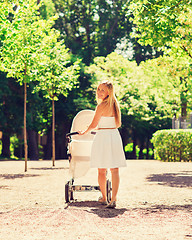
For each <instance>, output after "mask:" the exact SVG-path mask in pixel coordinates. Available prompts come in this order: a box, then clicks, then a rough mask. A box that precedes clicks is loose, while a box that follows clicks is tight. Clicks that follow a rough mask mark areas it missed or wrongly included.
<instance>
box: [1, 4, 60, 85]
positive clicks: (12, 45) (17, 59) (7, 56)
mask: <svg viewBox="0 0 192 240" xmlns="http://www.w3.org/2000/svg"><path fill="white" fill-rule="evenodd" d="M39 7H40V5H37V2H36V0H32V1H31V0H30V1H29V0H26V1H21V2H19V5H18V6H17V7H16V8H15V10H13V5H12V4H7V9H8V12H9V13H10V14H12V18H11V19H10V18H8V20H7V21H4V22H3V23H4V26H5V27H4V28H6V32H5V31H4V40H3V45H2V47H1V49H0V51H1V64H0V69H1V70H2V71H4V72H7V73H8V75H7V76H8V77H14V78H16V79H18V81H19V82H20V83H21V84H23V82H30V81H33V80H34V76H33V75H32V73H33V72H32V70H33V69H34V63H36V62H37V59H38V58H37V55H35V53H36V52H38V50H39V49H41V41H42V39H44V38H45V37H46V36H47V35H48V32H51V34H56V33H55V31H54V29H52V30H51V27H52V26H53V23H54V19H55V18H54V17H53V18H51V19H49V20H48V21H46V20H42V19H41V18H40V16H39V12H38V10H39ZM2 16H3V19H6V18H7V11H4V12H2Z"/></svg>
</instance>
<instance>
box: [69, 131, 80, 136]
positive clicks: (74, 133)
mask: <svg viewBox="0 0 192 240" xmlns="http://www.w3.org/2000/svg"><path fill="white" fill-rule="evenodd" d="M77 134H79V133H78V132H71V133H67V134H66V137H70V136H72V135H77Z"/></svg>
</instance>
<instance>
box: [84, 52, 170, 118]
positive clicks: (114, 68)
mask: <svg viewBox="0 0 192 240" xmlns="http://www.w3.org/2000/svg"><path fill="white" fill-rule="evenodd" d="M151 61H152V60H151ZM149 65H150V66H151V69H150V67H148V63H147V62H146V64H144V63H143V65H141V66H137V64H136V62H131V61H128V60H126V59H125V58H123V57H122V56H121V55H118V54H117V53H111V54H109V55H108V56H107V57H106V58H104V57H97V58H95V59H94V64H92V65H90V67H89V68H88V69H87V71H88V72H89V73H90V74H92V78H93V86H94V87H96V85H97V84H98V82H99V81H101V80H110V81H112V82H113V84H114V86H115V90H116V96H117V98H118V100H119V102H120V105H121V109H122V111H123V114H126V115H130V116H134V118H135V119H137V120H141V119H142V120H146V121H149V120H151V119H153V118H161V117H162V116H163V115H164V116H166V117H167V116H170V115H169V114H170V111H168V107H170V106H167V108H165V106H164V103H165V101H164V100H165V99H164V98H163V97H164V96H163V92H161V95H159V96H157V97H156V92H157V90H158V87H159V86H161V84H162V83H163V81H165V77H166V79H167V82H168V81H169V77H168V76H166V73H165V72H162V73H161V72H160V70H159V71H158V70H156V69H155V68H154V67H152V66H153V65H152V64H149ZM146 69H147V70H148V74H146V72H147V70H146ZM154 71H155V72H154ZM159 73H160V74H159ZM152 74H153V75H152ZM158 74H159V75H158ZM154 75H156V79H155V78H154ZM154 80H155V81H154ZM164 85H166V83H165V82H164V83H163V86H164ZM163 86H161V89H160V91H162V90H163ZM166 96H168V93H167V95H166ZM171 96H172V95H171ZM168 99H170V98H168ZM166 101H168V100H166Z"/></svg>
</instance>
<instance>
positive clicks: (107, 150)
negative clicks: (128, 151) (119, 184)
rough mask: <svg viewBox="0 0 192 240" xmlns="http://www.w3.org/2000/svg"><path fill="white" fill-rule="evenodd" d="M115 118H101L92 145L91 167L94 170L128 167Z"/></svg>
mask: <svg viewBox="0 0 192 240" xmlns="http://www.w3.org/2000/svg"><path fill="white" fill-rule="evenodd" d="M115 127H116V123H115V117H101V119H100V121H99V124H98V128H99V130H98V131H97V133H96V135H95V137H94V139H93V144H92V149H91V160H90V166H91V167H92V168H119V167H126V159H125V154H124V151H123V144H122V140H121V136H120V134H119V131H118V129H110V128H115Z"/></svg>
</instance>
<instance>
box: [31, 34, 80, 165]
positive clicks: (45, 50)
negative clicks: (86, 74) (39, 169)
mask: <svg viewBox="0 0 192 240" xmlns="http://www.w3.org/2000/svg"><path fill="white" fill-rule="evenodd" d="M53 36H54V35H52V37H51V36H49V37H48V38H46V39H44V42H43V43H42V48H41V50H40V51H39V52H38V57H39V62H40V64H37V66H36V71H35V72H36V73H37V74H38V76H39V77H38V76H37V79H38V85H37V86H36V90H38V91H39V90H42V91H43V93H44V97H46V98H49V99H51V101H52V161H53V166H55V101H56V100H58V96H59V95H61V94H62V95H64V96H65V97H66V96H67V94H68V92H69V91H70V90H71V89H72V87H73V86H74V84H76V83H77V78H78V70H79V60H74V59H72V55H71V54H69V52H68V49H67V48H66V47H65V45H64V43H63V41H60V42H57V37H58V36H57V35H55V36H54V37H53Z"/></svg>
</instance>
